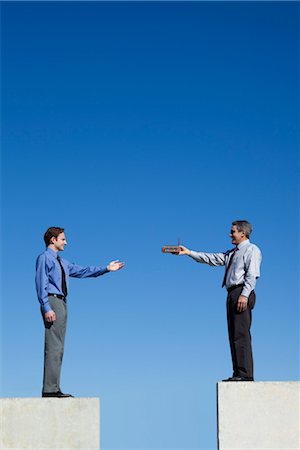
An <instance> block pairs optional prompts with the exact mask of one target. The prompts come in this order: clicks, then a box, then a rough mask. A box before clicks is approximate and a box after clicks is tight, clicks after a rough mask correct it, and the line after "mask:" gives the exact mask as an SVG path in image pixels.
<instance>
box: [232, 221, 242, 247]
mask: <svg viewBox="0 0 300 450" xmlns="http://www.w3.org/2000/svg"><path fill="white" fill-rule="evenodd" d="M229 236H230V237H231V242H232V243H233V244H235V245H239V244H240V243H241V242H242V241H244V240H245V239H246V236H245V233H244V232H243V231H239V230H238V229H237V226H236V225H232V227H231V230H230V234H229Z"/></svg>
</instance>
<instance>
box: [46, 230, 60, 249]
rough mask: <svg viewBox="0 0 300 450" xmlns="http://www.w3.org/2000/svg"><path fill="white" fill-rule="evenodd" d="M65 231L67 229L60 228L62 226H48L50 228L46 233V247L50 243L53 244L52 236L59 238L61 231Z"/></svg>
mask: <svg viewBox="0 0 300 450" xmlns="http://www.w3.org/2000/svg"><path fill="white" fill-rule="evenodd" d="M64 231H65V229H64V228H60V227H50V228H48V230H47V231H46V233H45V234H44V241H45V244H46V247H48V245H50V244H51V238H53V237H55V238H57V236H58V235H59V234H60V233H63V232H64Z"/></svg>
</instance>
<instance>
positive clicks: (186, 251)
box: [178, 245, 191, 255]
mask: <svg viewBox="0 0 300 450" xmlns="http://www.w3.org/2000/svg"><path fill="white" fill-rule="evenodd" d="M179 248H180V252H179V253H178V255H190V254H191V250H189V249H188V248H186V247H184V246H183V245H180V246H179Z"/></svg>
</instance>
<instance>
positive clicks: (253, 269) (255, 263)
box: [237, 246, 262, 312]
mask: <svg viewBox="0 0 300 450" xmlns="http://www.w3.org/2000/svg"><path fill="white" fill-rule="evenodd" d="M261 260H262V256H261V252H260V250H259V248H258V247H254V246H253V247H252V248H251V250H250V251H249V253H247V255H246V256H245V276H244V287H243V290H242V292H241V295H240V297H239V298H238V302H237V310H238V311H239V312H243V311H245V310H246V309H247V305H248V298H249V295H250V294H251V292H252V291H254V288H255V286H256V280H257V278H259V276H260V264H261Z"/></svg>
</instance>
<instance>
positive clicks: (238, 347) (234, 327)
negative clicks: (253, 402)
mask: <svg viewBox="0 0 300 450" xmlns="http://www.w3.org/2000/svg"><path fill="white" fill-rule="evenodd" d="M242 290H243V287H242V286H238V287H236V288H235V289H233V290H231V291H230V292H228V296H227V324H228V336H229V342H230V350H231V358H232V366H233V376H234V377H247V378H248V377H249V378H253V356H252V345H251V334H250V327H251V321H252V309H253V308H254V305H255V298H256V295H255V292H254V291H252V292H251V294H250V296H249V299H248V306H247V309H246V310H245V311H243V312H238V311H237V302H238V298H239V296H240V295H241V293H242Z"/></svg>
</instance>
